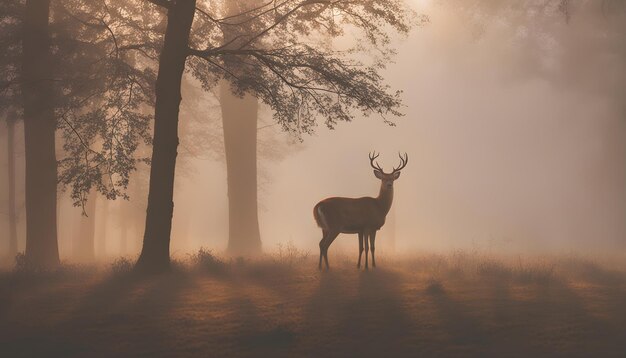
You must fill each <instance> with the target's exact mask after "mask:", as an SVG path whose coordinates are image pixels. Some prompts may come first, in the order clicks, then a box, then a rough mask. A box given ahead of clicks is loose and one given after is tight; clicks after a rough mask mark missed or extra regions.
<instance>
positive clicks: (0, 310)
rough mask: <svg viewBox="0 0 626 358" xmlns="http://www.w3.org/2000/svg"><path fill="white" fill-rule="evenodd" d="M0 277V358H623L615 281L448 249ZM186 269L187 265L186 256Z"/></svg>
mask: <svg viewBox="0 0 626 358" xmlns="http://www.w3.org/2000/svg"><path fill="white" fill-rule="evenodd" d="M204 254H205V257H204V259H206V258H207V257H208V258H209V259H210V260H208V261H207V260H204V261H203V258H202V257H200V259H199V260H195V261H194V262H193V263H187V264H182V263H178V264H177V265H175V270H174V272H172V273H168V274H163V275H160V276H155V277H136V276H134V275H133V274H132V273H129V272H127V271H126V269H127V262H125V261H118V262H117V263H116V265H114V266H113V270H111V269H103V268H100V269H96V268H84V267H83V268H77V267H73V268H65V269H62V270H59V271H58V272H52V273H35V274H33V273H28V272H5V273H4V274H2V276H1V277H0V332H2V333H1V334H0V356H1V357H22V356H24V357H26V356H29V357H30V356H33V357H44V356H48V357H51V356H54V357H130V356H151V357H154V356H180V357H185V356H204V357H208V356H215V357H218V356H225V357H226V356H227V357H237V356H259V357H347V356H359V357H383V356H384V357H391V356H412V357H417V356H427V357H430V356H480V357H486V356H492V357H530V356H533V357H535V356H549V357H555V356H557V357H558V356H564V357H624V356H625V355H626V272H625V271H623V270H620V269H609V268H607V267H605V266H602V265H600V264H597V263H594V262H591V261H588V260H582V259H572V258H558V259H557V258H544V259H539V258H529V259H525V260H523V261H522V260H521V259H519V261H518V262H516V261H515V260H505V259H496V258H493V257H487V256H484V255H477V254H467V253H463V252H456V253H454V254H449V255H422V256H419V257H418V256H416V257H405V258H402V259H391V258H387V259H385V258H384V257H381V258H380V259H379V261H378V262H377V263H378V267H377V268H376V269H370V270H369V271H364V270H357V268H356V265H355V258H354V257H351V256H345V257H340V256H338V255H333V254H331V255H330V258H331V270H330V271H328V272H319V271H318V270H317V265H316V264H317V262H316V260H315V259H314V258H312V257H308V258H307V257H305V256H304V255H303V256H302V257H297V258H296V259H295V260H294V259H293V257H290V258H287V259H285V258H284V257H277V256H272V257H268V258H265V259H259V260H255V261H252V260H248V261H245V260H244V261H242V260H233V261H232V262H230V263H229V264H221V263H219V262H216V261H213V258H212V257H211V256H210V254H207V253H206V252H205V253H204ZM196 258H198V257H196Z"/></svg>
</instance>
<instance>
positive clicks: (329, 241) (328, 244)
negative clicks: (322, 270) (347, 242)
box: [324, 231, 339, 270]
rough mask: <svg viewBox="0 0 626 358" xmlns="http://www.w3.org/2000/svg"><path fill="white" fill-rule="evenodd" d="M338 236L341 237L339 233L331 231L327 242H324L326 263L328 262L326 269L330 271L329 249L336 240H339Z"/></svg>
mask: <svg viewBox="0 0 626 358" xmlns="http://www.w3.org/2000/svg"><path fill="white" fill-rule="evenodd" d="M337 235H339V232H336V231H331V232H329V233H328V235H327V236H326V240H325V241H324V244H325V247H324V261H325V262H326V269H327V270H328V269H330V267H329V266H328V248H329V247H330V244H332V243H333V241H335V239H336V238H337Z"/></svg>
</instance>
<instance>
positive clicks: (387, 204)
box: [376, 186, 393, 215]
mask: <svg viewBox="0 0 626 358" xmlns="http://www.w3.org/2000/svg"><path fill="white" fill-rule="evenodd" d="M376 200H378V204H379V205H380V208H381V209H382V210H383V212H384V213H385V215H387V213H388V212H389V209H391V203H392V202H393V187H391V188H389V189H387V188H385V187H383V186H381V187H380V192H379V193H378V197H377V198H376Z"/></svg>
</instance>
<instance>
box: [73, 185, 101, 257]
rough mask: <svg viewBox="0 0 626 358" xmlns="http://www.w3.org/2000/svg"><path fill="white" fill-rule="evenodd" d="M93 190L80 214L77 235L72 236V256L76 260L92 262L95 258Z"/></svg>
mask: <svg viewBox="0 0 626 358" xmlns="http://www.w3.org/2000/svg"><path fill="white" fill-rule="evenodd" d="M96 198H97V195H96V193H95V191H94V190H92V191H91V192H90V193H89V198H88V200H87V203H86V205H85V214H86V215H87V216H84V215H81V217H80V222H79V224H78V225H79V229H78V235H76V236H75V237H74V245H73V249H74V250H73V251H74V258H75V259H76V260H78V261H84V262H93V261H94V260H95V258H96V245H95V236H96V200H97V199H96Z"/></svg>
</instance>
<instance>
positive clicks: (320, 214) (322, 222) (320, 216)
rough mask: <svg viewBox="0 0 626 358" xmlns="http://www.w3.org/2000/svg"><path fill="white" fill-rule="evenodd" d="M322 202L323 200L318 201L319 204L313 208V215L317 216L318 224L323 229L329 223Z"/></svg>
mask: <svg viewBox="0 0 626 358" xmlns="http://www.w3.org/2000/svg"><path fill="white" fill-rule="evenodd" d="M322 204H323V202H319V203H317V205H315V207H314V208H313V217H314V218H315V222H316V223H317V226H319V227H321V228H322V229H323V228H325V227H327V224H326V219H325V218H324V213H323V211H322Z"/></svg>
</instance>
